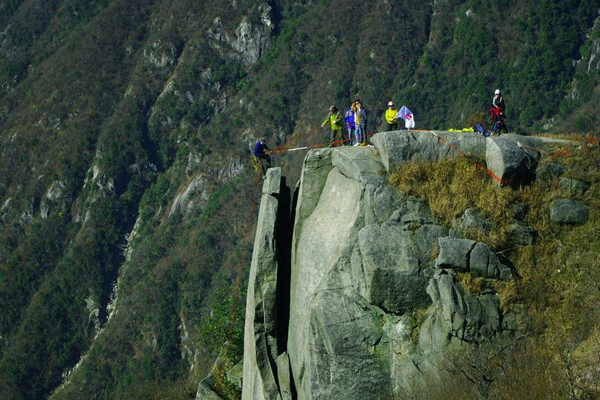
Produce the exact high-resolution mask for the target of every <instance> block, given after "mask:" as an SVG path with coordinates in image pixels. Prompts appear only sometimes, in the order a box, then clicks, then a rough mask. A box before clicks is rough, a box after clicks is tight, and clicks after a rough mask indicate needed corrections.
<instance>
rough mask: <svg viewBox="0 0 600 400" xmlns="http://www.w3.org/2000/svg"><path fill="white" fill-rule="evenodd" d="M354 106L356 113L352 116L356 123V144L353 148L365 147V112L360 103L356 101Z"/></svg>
mask: <svg viewBox="0 0 600 400" xmlns="http://www.w3.org/2000/svg"><path fill="white" fill-rule="evenodd" d="M354 104H356V113H355V114H354V119H355V123H356V143H354V145H355V146H366V145H367V112H366V111H365V109H364V108H363V104H362V102H361V101H360V100H359V99H357V100H356V101H355V102H354Z"/></svg>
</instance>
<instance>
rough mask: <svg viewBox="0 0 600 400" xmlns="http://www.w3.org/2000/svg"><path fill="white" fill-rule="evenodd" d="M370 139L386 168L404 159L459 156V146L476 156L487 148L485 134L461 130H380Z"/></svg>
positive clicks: (404, 160)
mask: <svg viewBox="0 0 600 400" xmlns="http://www.w3.org/2000/svg"><path fill="white" fill-rule="evenodd" d="M436 135H437V136H436ZM371 140H372V141H373V143H374V144H375V147H376V149H377V151H378V152H379V155H380V157H381V161H382V162H383V165H384V166H385V168H386V170H387V171H390V169H391V168H393V167H394V166H395V165H396V164H398V163H401V162H411V161H416V160H423V161H441V160H442V159H444V158H448V157H456V156H458V155H460V154H459V153H458V152H457V151H456V149H459V150H460V151H461V152H462V153H463V154H469V155H473V156H476V157H483V156H484V155H485V151H486V144H485V138H484V137H482V136H479V135H476V134H468V133H467V134H466V133H458V132H442V131H436V132H435V133H434V132H433V131H418V132H417V131H395V132H381V133H378V134H376V135H374V136H373V138H372V139H371Z"/></svg>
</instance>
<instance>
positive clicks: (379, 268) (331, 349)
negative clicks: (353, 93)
mask: <svg viewBox="0 0 600 400" xmlns="http://www.w3.org/2000/svg"><path fill="white" fill-rule="evenodd" d="M524 141H527V143H529V144H530V145H532V146H533V145H536V144H537V145H539V144H541V142H539V141H538V143H532V141H534V139H531V138H529V139H527V138H524V137H518V136H503V137H499V138H487V139H485V138H483V137H480V136H476V135H465V134H462V133H458V134H450V133H434V132H410V133H408V132H389V133H380V134H377V135H376V136H375V137H374V139H373V142H374V143H375V146H374V147H373V148H371V147H364V148H355V147H338V148H329V149H318V150H313V151H311V152H309V153H308V154H307V156H306V158H305V161H304V166H303V170H302V176H301V179H300V182H299V185H298V187H297V188H296V195H295V196H294V199H296V200H295V201H294V202H293V204H290V202H289V199H290V196H288V195H287V194H284V193H287V191H288V190H289V189H288V188H286V187H285V180H284V178H282V177H281V171H280V170H279V169H277V168H275V169H271V170H269V171H268V174H267V177H266V180H265V183H264V189H263V197H262V202H261V210H260V214H259V223H258V230H257V233H256V241H255V247H254V254H253V260H252V267H251V273H250V282H249V288H248V298H247V314H246V335H245V352H244V378H243V398H244V399H254V400H259V399H292V398H298V399H379V398H392V396H394V395H395V396H400V397H399V398H405V397H402V396H403V395H404V396H406V395H407V394H412V395H414V391H415V390H417V389H418V388H424V387H426V386H427V385H430V384H431V383H432V382H433V383H435V382H440V381H441V380H452V379H456V377H453V376H451V374H450V373H449V372H448V371H447V370H446V371H445V370H444V368H443V367H442V366H443V365H444V363H445V362H446V361H447V360H450V359H452V358H453V357H454V356H455V355H456V354H459V353H461V352H462V351H463V350H464V349H466V347H467V346H470V345H480V346H486V345H492V344H493V343H494V342H498V341H501V340H503V338H507V337H513V336H514V335H515V332H516V330H517V325H518V323H517V321H519V320H520V319H523V318H522V317H523V316H518V315H515V314H514V313H512V312H503V310H502V309H501V308H500V305H499V299H498V296H497V295H496V294H495V293H493V292H491V291H488V292H484V293H481V294H479V295H475V294H470V293H469V292H467V291H466V290H465V289H464V288H463V287H462V285H461V284H460V283H459V282H458V281H457V273H459V272H460V273H470V274H471V275H473V276H475V277H482V278H485V279H489V280H501V281H507V280H510V279H513V276H514V275H515V274H517V273H518V271H517V270H515V267H513V266H512V265H510V262H508V261H506V260H501V259H500V258H499V257H498V256H497V255H496V254H495V253H494V252H493V251H492V250H491V249H490V248H489V247H488V246H487V245H486V244H484V243H478V242H475V241H473V240H467V239H461V238H460V237H458V235H457V232H456V231H454V230H453V229H451V228H448V227H446V226H443V225H441V224H440V223H439V222H438V221H436V219H435V218H434V217H433V216H432V213H431V212H430V210H429V209H428V207H427V206H426V205H425V204H423V203H422V202H420V201H419V200H418V199H415V198H411V197H407V196H405V195H404V194H403V193H400V192H399V191H398V190H397V189H395V188H393V187H391V186H390V185H389V184H388V182H387V177H386V175H387V172H389V170H390V167H391V166H393V165H395V164H396V163H398V162H403V161H411V160H417V159H425V160H437V161H439V160H441V159H443V158H444V157H448V156H452V155H455V153H454V150H452V147H453V146H454V147H455V148H460V149H461V150H462V151H464V152H466V153H468V154H470V155H472V156H480V157H485V158H486V160H487V163H488V166H489V167H490V168H491V169H492V171H493V172H494V174H495V175H497V176H498V177H502V179H506V178H507V176H510V174H514V173H515V171H520V172H519V173H520V174H521V175H520V176H521V177H523V174H525V172H524V171H530V172H531V173H533V169H531V168H532V166H534V165H535V161H536V160H535V152H534V151H533V150H532V147H529V151H527V150H525V149H524V148H523V147H522V146H523V144H522V142H524ZM532 153H533V154H534V155H532ZM292 224H293V233H292V240H291V241H289V240H288V239H287V236H286V235H289V230H290V229H291V228H292ZM289 246H291V248H290V247H289ZM288 257H289V259H288ZM287 268H291V269H290V270H289V271H288V270H287ZM282 269H284V270H282ZM517 269H518V266H517ZM287 290H289V302H288V301H287V299H288V293H287ZM288 307H289V309H288ZM282 318H289V319H282Z"/></svg>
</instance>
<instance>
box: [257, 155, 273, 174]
mask: <svg viewBox="0 0 600 400" xmlns="http://www.w3.org/2000/svg"><path fill="white" fill-rule="evenodd" d="M257 157H258V158H259V160H260V161H261V163H260V165H262V170H263V174H266V173H267V170H268V169H269V168H271V155H270V154H263V155H262V156H257Z"/></svg>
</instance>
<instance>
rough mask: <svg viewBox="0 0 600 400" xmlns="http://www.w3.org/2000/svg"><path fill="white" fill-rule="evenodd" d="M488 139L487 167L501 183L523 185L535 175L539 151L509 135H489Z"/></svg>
mask: <svg viewBox="0 0 600 400" xmlns="http://www.w3.org/2000/svg"><path fill="white" fill-rule="evenodd" d="M486 141H487V143H486V152H485V159H486V162H487V167H488V168H489V169H490V170H491V171H492V172H493V173H494V175H495V178H496V180H497V181H498V182H499V183H500V184H501V185H522V184H525V183H528V182H529V181H531V180H532V179H533V178H534V177H535V169H536V167H537V161H538V158H539V154H538V153H535V152H532V151H528V150H527V149H526V148H524V147H523V146H522V145H521V144H520V142H519V141H518V140H515V139H514V138H513V137H509V136H500V137H495V138H492V137H488V138H487V139H486Z"/></svg>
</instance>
